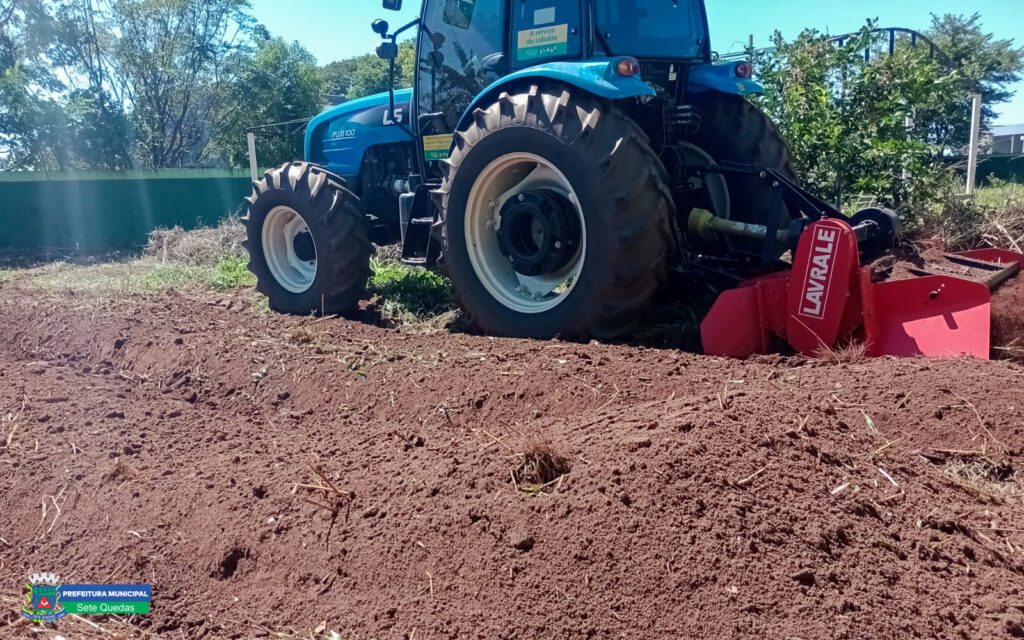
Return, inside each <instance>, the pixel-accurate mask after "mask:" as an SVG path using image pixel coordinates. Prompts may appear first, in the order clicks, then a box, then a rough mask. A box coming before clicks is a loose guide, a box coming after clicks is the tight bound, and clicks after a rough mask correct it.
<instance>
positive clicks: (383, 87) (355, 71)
mask: <svg viewBox="0 0 1024 640" xmlns="http://www.w3.org/2000/svg"><path fill="white" fill-rule="evenodd" d="M388 69H389V67H388V61H387V60H381V59H380V58H378V57H377V56H376V55H373V54H367V55H363V56H359V57H357V58H349V59H348V60H341V61H338V62H332V63H331V64H329V65H327V66H325V67H323V68H322V69H321V74H322V75H323V77H324V79H325V82H326V83H327V85H328V91H327V92H328V94H331V95H335V96H339V97H342V96H343V97H344V98H345V99H346V100H352V99H354V98H361V97H363V96H369V95H373V94H375V93H381V92H382V91H387V89H388V73H389V71H388ZM415 71H416V48H415V45H414V44H413V41H412V40H407V41H405V42H402V43H400V44H399V45H398V57H397V58H396V59H395V88H396V89H399V88H403V87H411V86H412V84H413V79H414V73H415Z"/></svg>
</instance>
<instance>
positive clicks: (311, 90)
mask: <svg viewBox="0 0 1024 640" xmlns="http://www.w3.org/2000/svg"><path fill="white" fill-rule="evenodd" d="M236 64H238V65H239V67H238V69H237V71H236V72H235V81H234V82H233V84H232V88H231V97H230V101H231V102H232V103H233V104H234V105H235V113H234V117H233V118H232V120H231V123H230V125H229V126H227V127H225V129H224V130H222V131H221V132H219V133H218V135H217V137H216V138H215V139H214V140H213V145H212V147H213V148H212V151H211V153H213V154H220V155H222V156H225V157H226V158H227V159H228V161H229V163H230V164H231V165H232V166H245V165H247V164H248V147H247V145H246V136H245V134H246V130H247V129H248V128H249V127H256V126H260V125H267V124H272V123H276V122H287V121H293V120H299V119H302V118H308V117H310V116H313V115H315V114H316V113H317V112H318V111H319V110H320V108H321V107H322V106H323V97H322V96H323V87H324V79H323V76H322V75H321V73H320V72H319V70H318V69H317V66H316V59H315V58H314V57H313V55H312V54H310V53H309V52H308V51H306V49H305V48H303V47H302V45H300V44H299V43H297V42H293V43H292V44H290V45H289V44H287V43H285V41H284V40H282V39H281V38H267V39H263V40H260V41H258V42H257V45H256V52H255V54H254V55H252V56H248V55H246V56H240V57H239V58H238V60H236ZM267 133H268V135H258V136H257V139H258V153H259V160H260V163H261V164H265V165H267V166H272V165H277V164H280V163H281V162H284V161H286V160H291V159H294V158H298V157H301V156H302V144H303V138H302V135H301V134H302V129H301V128H300V127H296V126H291V127H283V129H282V130H281V131H271V132H267Z"/></svg>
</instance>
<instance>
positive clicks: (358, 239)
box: [243, 162, 373, 315]
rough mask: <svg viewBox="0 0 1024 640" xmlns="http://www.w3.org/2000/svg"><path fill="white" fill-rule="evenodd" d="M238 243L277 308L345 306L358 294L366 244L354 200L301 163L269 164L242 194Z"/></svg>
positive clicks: (335, 181)
mask: <svg viewBox="0 0 1024 640" xmlns="http://www.w3.org/2000/svg"><path fill="white" fill-rule="evenodd" d="M246 201H247V202H248V211H247V214H246V216H245V218H243V221H244V223H245V231H246V241H245V246H246V248H247V249H248V250H249V270H250V271H252V272H253V273H254V274H256V289H257V290H258V291H259V292H261V293H263V294H264V295H265V296H267V299H268V301H269V303H270V308H271V309H273V310H275V311H279V312H282V313H293V314H298V315H305V314H309V313H324V314H330V313H345V312H347V311H350V310H352V309H353V308H355V306H356V303H357V302H358V301H359V300H360V298H362V297H363V294H364V292H365V288H366V280H367V278H368V277H369V275H370V255H371V253H372V252H373V247H372V246H371V245H370V240H369V237H368V235H367V234H368V231H369V224H368V222H367V220H366V216H365V215H363V213H362V212H361V211H360V210H359V206H358V204H359V200H358V199H357V198H356V196H355V195H353V194H352V192H350V191H349V190H348V189H347V188H345V185H344V183H343V181H342V179H341V178H339V177H338V176H335V175H334V174H332V173H329V172H328V171H326V170H325V169H323V168H321V167H318V166H316V165H313V164H309V163H307V162H289V163H285V164H283V165H281V166H280V167H277V168H276V169H270V170H268V171H267V173H266V174H265V175H264V177H263V179H262V180H260V181H258V182H254V183H253V192H252V195H251V196H249V197H248V198H246Z"/></svg>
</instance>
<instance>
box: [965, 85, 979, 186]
mask: <svg viewBox="0 0 1024 640" xmlns="http://www.w3.org/2000/svg"><path fill="white" fill-rule="evenodd" d="M980 140H981V94H980V93H976V94H974V99H973V100H972V101H971V146H970V147H969V148H968V149H967V195H969V196H973V195H974V187H975V182H977V178H978V143H979V141H980Z"/></svg>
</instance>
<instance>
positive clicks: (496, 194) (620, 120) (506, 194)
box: [439, 85, 673, 339]
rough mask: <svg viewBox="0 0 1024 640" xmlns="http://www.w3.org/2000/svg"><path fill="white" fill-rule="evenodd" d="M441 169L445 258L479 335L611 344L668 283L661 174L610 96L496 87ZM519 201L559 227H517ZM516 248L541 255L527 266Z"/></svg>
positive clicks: (669, 209)
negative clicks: (499, 89) (600, 340)
mask: <svg viewBox="0 0 1024 640" xmlns="http://www.w3.org/2000/svg"><path fill="white" fill-rule="evenodd" d="M443 166H444V167H445V178H444V181H443V183H442V185H441V188H440V190H439V194H440V196H441V203H442V212H441V220H440V230H441V235H442V256H441V264H442V266H443V267H444V268H445V270H446V271H447V273H448V275H449V276H450V277H451V279H452V283H453V288H454V290H455V295H456V299H457V301H458V302H459V304H460V305H461V306H462V308H463V309H464V310H465V312H466V315H467V317H468V321H469V324H470V325H471V326H472V327H473V328H475V329H476V330H478V331H481V332H484V333H488V334H494V335H503V336H514V337H530V338H550V337H552V336H556V335H557V336H562V337H565V338H575V339H580V338H587V337H597V338H610V337H614V336H617V335H619V334H622V333H623V332H625V331H627V330H629V329H630V328H632V327H633V326H634V325H635V324H636V322H637V321H638V320H639V317H640V313H641V311H642V309H643V307H644V306H645V305H646V303H647V302H648V301H649V300H650V298H651V296H652V295H653V294H654V293H655V291H656V290H657V289H658V288H659V287H661V286H662V284H663V283H664V280H665V276H666V260H667V257H668V254H669V249H670V242H671V231H670V226H669V224H670V223H669V220H670V216H671V215H672V214H673V204H672V198H671V193H670V192H669V190H668V188H667V187H666V176H665V170H664V167H663V166H662V164H661V162H660V161H659V160H658V158H657V156H656V155H655V154H654V152H653V151H652V150H651V148H650V146H649V145H648V140H647V137H646V136H645V135H644V133H643V132H642V131H641V130H640V128H639V127H638V126H637V125H636V124H635V123H634V122H633V121H632V120H630V119H629V118H628V117H627V116H626V115H625V113H624V112H623V111H622V110H621V109H619V108H618V107H617V106H615V105H613V104H612V103H610V102H607V101H604V100H601V99H599V98H596V97H594V96H592V95H590V94H587V93H584V92H582V91H580V90H578V89H574V88H569V87H565V86H562V85H550V86H538V85H533V86H528V87H523V88H521V89H519V90H516V91H511V92H503V93H502V94H501V95H500V96H499V97H498V99H497V100H496V101H495V102H493V103H492V104H490V105H488V106H486V107H484V108H481V109H477V110H476V111H474V113H473V118H472V119H471V120H470V122H469V124H468V125H467V126H465V127H464V128H462V129H461V130H460V131H459V132H457V133H456V135H455V146H454V150H453V152H452V154H451V157H450V158H449V160H448V162H447V163H444V164H443ZM517 199H518V201H519V202H520V203H522V204H521V206H519V205H516V204H515V200H517ZM517 206H518V207H519V209H529V208H530V207H534V208H535V209H534V210H535V211H537V212H542V213H538V214H537V215H538V216H540V217H543V215H547V216H548V218H547V220H550V221H553V222H552V224H551V225H550V226H551V227H553V228H555V229H557V230H558V231H557V233H559V234H561V235H559V236H558V237H557V239H554V240H552V238H554V235H550V236H549V235H545V233H546V231H543V230H539V228H540V227H544V229H545V230H547V232H550V229H549V225H547V222H544V223H543V224H538V225H532V226H531V225H530V224H525V225H523V229H524V230H525V231H524V232H523V233H519V232H518V231H516V228H515V224H517V223H516V222H513V221H520V220H522V219H523V216H521V215H519V213H521V211H520V212H519V213H517V212H516V211H513V210H515V209H517ZM545 211H546V212H547V213H543V212H545ZM552 211H555V213H551V212H552ZM523 215H524V216H525V215H526V214H523ZM531 215H532V214H531ZM514 216H518V217H514ZM503 224H505V225H507V226H505V227H504V228H503V227H502V225H503ZM533 232H536V236H537V238H540V239H539V240H537V238H532V236H533ZM552 233H556V232H552ZM524 237H525V240H523V238H524ZM531 238H532V239H531ZM534 240H536V243H534ZM517 243H520V244H521V243H525V244H526V245H529V248H531V250H532V249H536V250H537V252H538V253H537V255H538V256H539V257H538V258H537V260H536V264H533V263H531V264H529V265H526V266H523V262H522V261H520V260H519V257H521V256H522V255H523V253H524V251H518V250H516V249H515V247H516V246H517ZM545 243H546V244H545ZM535 245H536V246H535ZM566 246H568V247H570V249H566V248H565V247H566ZM510 247H511V248H510ZM538 247H541V248H538ZM543 247H547V249H544V248H543ZM517 251H518V252H517ZM525 253H529V251H525ZM538 265H539V266H538Z"/></svg>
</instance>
